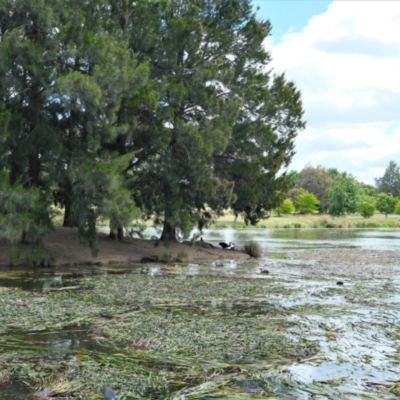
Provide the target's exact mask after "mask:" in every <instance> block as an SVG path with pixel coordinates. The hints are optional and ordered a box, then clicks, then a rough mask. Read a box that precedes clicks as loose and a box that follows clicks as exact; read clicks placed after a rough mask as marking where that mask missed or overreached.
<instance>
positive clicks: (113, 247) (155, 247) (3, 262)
mask: <svg viewBox="0 0 400 400" xmlns="http://www.w3.org/2000/svg"><path fill="white" fill-rule="evenodd" d="M98 247H99V249H100V252H99V254H98V256H97V257H93V256H92V254H91V250H90V248H89V247H88V246H85V245H83V244H81V242H80V240H79V238H78V231H77V229H76V228H64V227H61V226H56V227H55V229H54V231H52V232H50V233H49V235H48V237H47V238H46V239H45V240H44V241H43V248H42V249H41V253H40V257H44V258H45V259H46V260H50V261H49V264H50V265H48V266H39V267H48V268H58V267H61V268H65V267H77V266H101V265H113V266H122V265H125V266H130V265H137V264H140V263H141V262H142V259H143V258H145V257H154V259H157V261H155V262H161V263H168V262H199V261H206V262H207V261H210V262H212V261H215V260H218V259H219V258H225V259H241V258H248V257H249V255H248V254H246V253H244V252H242V251H240V250H235V251H231V250H223V249H220V248H212V247H211V245H210V244H209V243H207V242H201V241H196V242H193V244H192V243H191V242H183V243H178V242H176V243H174V242H166V243H163V242H160V241H154V240H146V239H132V238H126V239H124V240H123V241H120V240H113V239H110V238H109V237H108V235H107V234H106V233H102V232H98ZM18 251H19V254H15V253H16V252H15V250H14V252H13V251H12V249H11V245H10V243H9V242H7V241H5V240H1V241H0V267H11V268H12V267H29V266H33V265H30V263H29V262H27V260H28V261H29V260H30V259H31V258H32V254H31V252H32V248H31V247H30V246H29V245H27V246H25V245H21V246H20V247H19V249H18ZM13 257H14V258H15V260H14V262H13V260H12V258H13ZM16 258H19V260H18V262H17V261H16Z"/></svg>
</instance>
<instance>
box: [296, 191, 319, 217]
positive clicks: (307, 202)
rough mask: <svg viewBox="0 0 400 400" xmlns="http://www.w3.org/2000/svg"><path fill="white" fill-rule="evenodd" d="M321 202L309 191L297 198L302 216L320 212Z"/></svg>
mask: <svg viewBox="0 0 400 400" xmlns="http://www.w3.org/2000/svg"><path fill="white" fill-rule="evenodd" d="M318 206H319V200H318V199H317V198H316V196H315V195H314V194H313V193H310V192H308V191H307V190H306V191H305V192H303V193H301V194H299V195H298V196H297V207H298V209H299V211H300V212H301V213H302V214H308V213H313V212H314V211H317V210H318Z"/></svg>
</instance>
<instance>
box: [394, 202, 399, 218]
mask: <svg viewBox="0 0 400 400" xmlns="http://www.w3.org/2000/svg"><path fill="white" fill-rule="evenodd" d="M394 213H395V214H397V215H400V200H398V201H397V203H396V207H395V208H394Z"/></svg>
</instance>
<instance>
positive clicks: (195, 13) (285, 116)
mask: <svg viewBox="0 0 400 400" xmlns="http://www.w3.org/2000/svg"><path fill="white" fill-rule="evenodd" d="M0 8H1V12H0V22H1V31H0V60H1V61H0V76H1V77H2V80H1V85H0V173H5V172H7V174H8V175H9V185H10V187H9V189H7V190H6V191H5V194H3V196H5V197H4V202H5V203H4V204H2V205H0V207H2V209H3V210H4V211H3V212H2V214H1V218H2V222H1V223H2V224H3V225H2V226H4V227H6V228H5V231H4V232H5V233H3V235H4V236H7V237H9V238H11V239H12V240H17V239H16V238H17V237H19V236H20V235H21V234H22V232H23V235H24V238H25V239H26V240H31V241H36V240H39V238H41V237H43V235H44V234H45V232H47V230H48V228H49V226H50V225H51V224H50V223H49V222H48V220H49V218H50V209H49V207H48V203H49V202H50V201H51V200H52V201H53V203H54V205H56V206H58V207H61V208H64V211H65V212H64V220H63V225H64V226H77V227H78V230H79V235H80V237H81V238H82V239H84V241H85V242H86V243H87V244H89V246H90V247H91V248H92V250H93V252H94V253H96V252H97V251H98V249H97V244H96V234H95V232H96V223H97V221H98V219H99V218H106V219H109V220H110V221H111V229H112V230H115V229H117V230H118V232H123V228H124V227H125V226H126V225H127V223H128V221H129V220H130V219H132V216H133V215H134V214H135V213H137V212H138V209H140V211H141V212H142V214H143V217H144V218H154V217H155V219H156V222H161V223H163V227H164V230H163V234H162V239H167V240H168V239H175V237H176V236H177V235H179V234H181V235H182V236H184V237H185V236H187V235H188V234H189V233H190V231H191V229H192V227H193V226H194V225H196V224H197V225H198V227H199V228H200V229H202V228H203V227H205V226H207V225H209V224H210V223H212V222H213V221H214V220H215V219H216V218H217V217H218V216H220V215H222V214H223V212H224V210H226V209H229V208H232V210H233V212H234V213H235V214H236V215H239V214H241V215H242V216H244V219H245V222H246V224H247V223H251V224H256V223H257V222H258V221H259V220H260V219H261V218H263V217H265V216H267V215H268V213H269V212H270V210H272V209H273V208H275V207H277V206H278V205H279V204H281V202H282V201H283V200H284V193H286V192H287V190H288V189H289V187H291V186H292V185H293V182H294V179H295V177H294V176H293V174H292V175H290V174H289V176H286V175H285V174H280V173H279V172H280V171H282V169H284V168H287V167H288V165H289V163H290V161H291V158H292V157H293V154H294V140H295V138H296V135H297V133H298V131H299V130H301V129H303V128H304V127H305V123H304V121H303V107H302V102H301V98H300V92H299V91H298V90H297V89H296V87H295V85H294V84H293V83H292V82H290V81H288V80H287V79H286V78H285V76H284V75H283V74H280V75H276V74H273V72H271V71H270V69H269V67H268V65H269V63H270V55H269V54H268V52H267V51H266V50H265V48H264V45H263V43H264V40H265V38H266V37H267V36H268V35H269V33H270V30H271V25H270V23H269V21H260V20H258V19H257V18H256V15H255V13H254V11H253V4H252V2H251V1H250V0H238V1H234V2H229V1H225V0H224V1H222V2H219V1H204V2H193V1H183V2H181V3H179V6H177V3H176V2H174V1H164V0H160V1H158V0H156V1H147V0H138V1H135V2H130V3H129V2H108V1H103V0H98V1H96V2H94V3H93V2H79V1H72V2H65V4H64V3H63V4H62V5H60V2H59V1H58V0H48V1H46V2H44V1H26V0H17V1H10V2H4V4H2V6H1V7H0ZM227 55H229V56H227ZM133 178H134V179H133ZM19 182H23V186H18V185H19ZM7 196H8V197H7ZM13 196H15V198H18V199H19V200H17V201H16V203H15V205H14V207H15V209H12V206H11V205H10V204H12V201H11V200H10V199H11V198H12V197H13ZM7 207H8V208H9V210H8V209H7ZM8 212H9V214H7V215H6V213H8ZM17 214H18V216H17ZM12 218H14V219H15V220H16V223H15V224H13V221H12Z"/></svg>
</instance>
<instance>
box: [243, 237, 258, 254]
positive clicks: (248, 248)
mask: <svg viewBox="0 0 400 400" xmlns="http://www.w3.org/2000/svg"><path fill="white" fill-rule="evenodd" d="M244 252H245V253H246V254H248V255H249V256H250V257H256V258H258V257H261V256H262V250H261V247H260V245H259V244H258V243H257V242H254V241H253V240H252V241H250V242H248V243H246V244H245V245H244Z"/></svg>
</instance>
